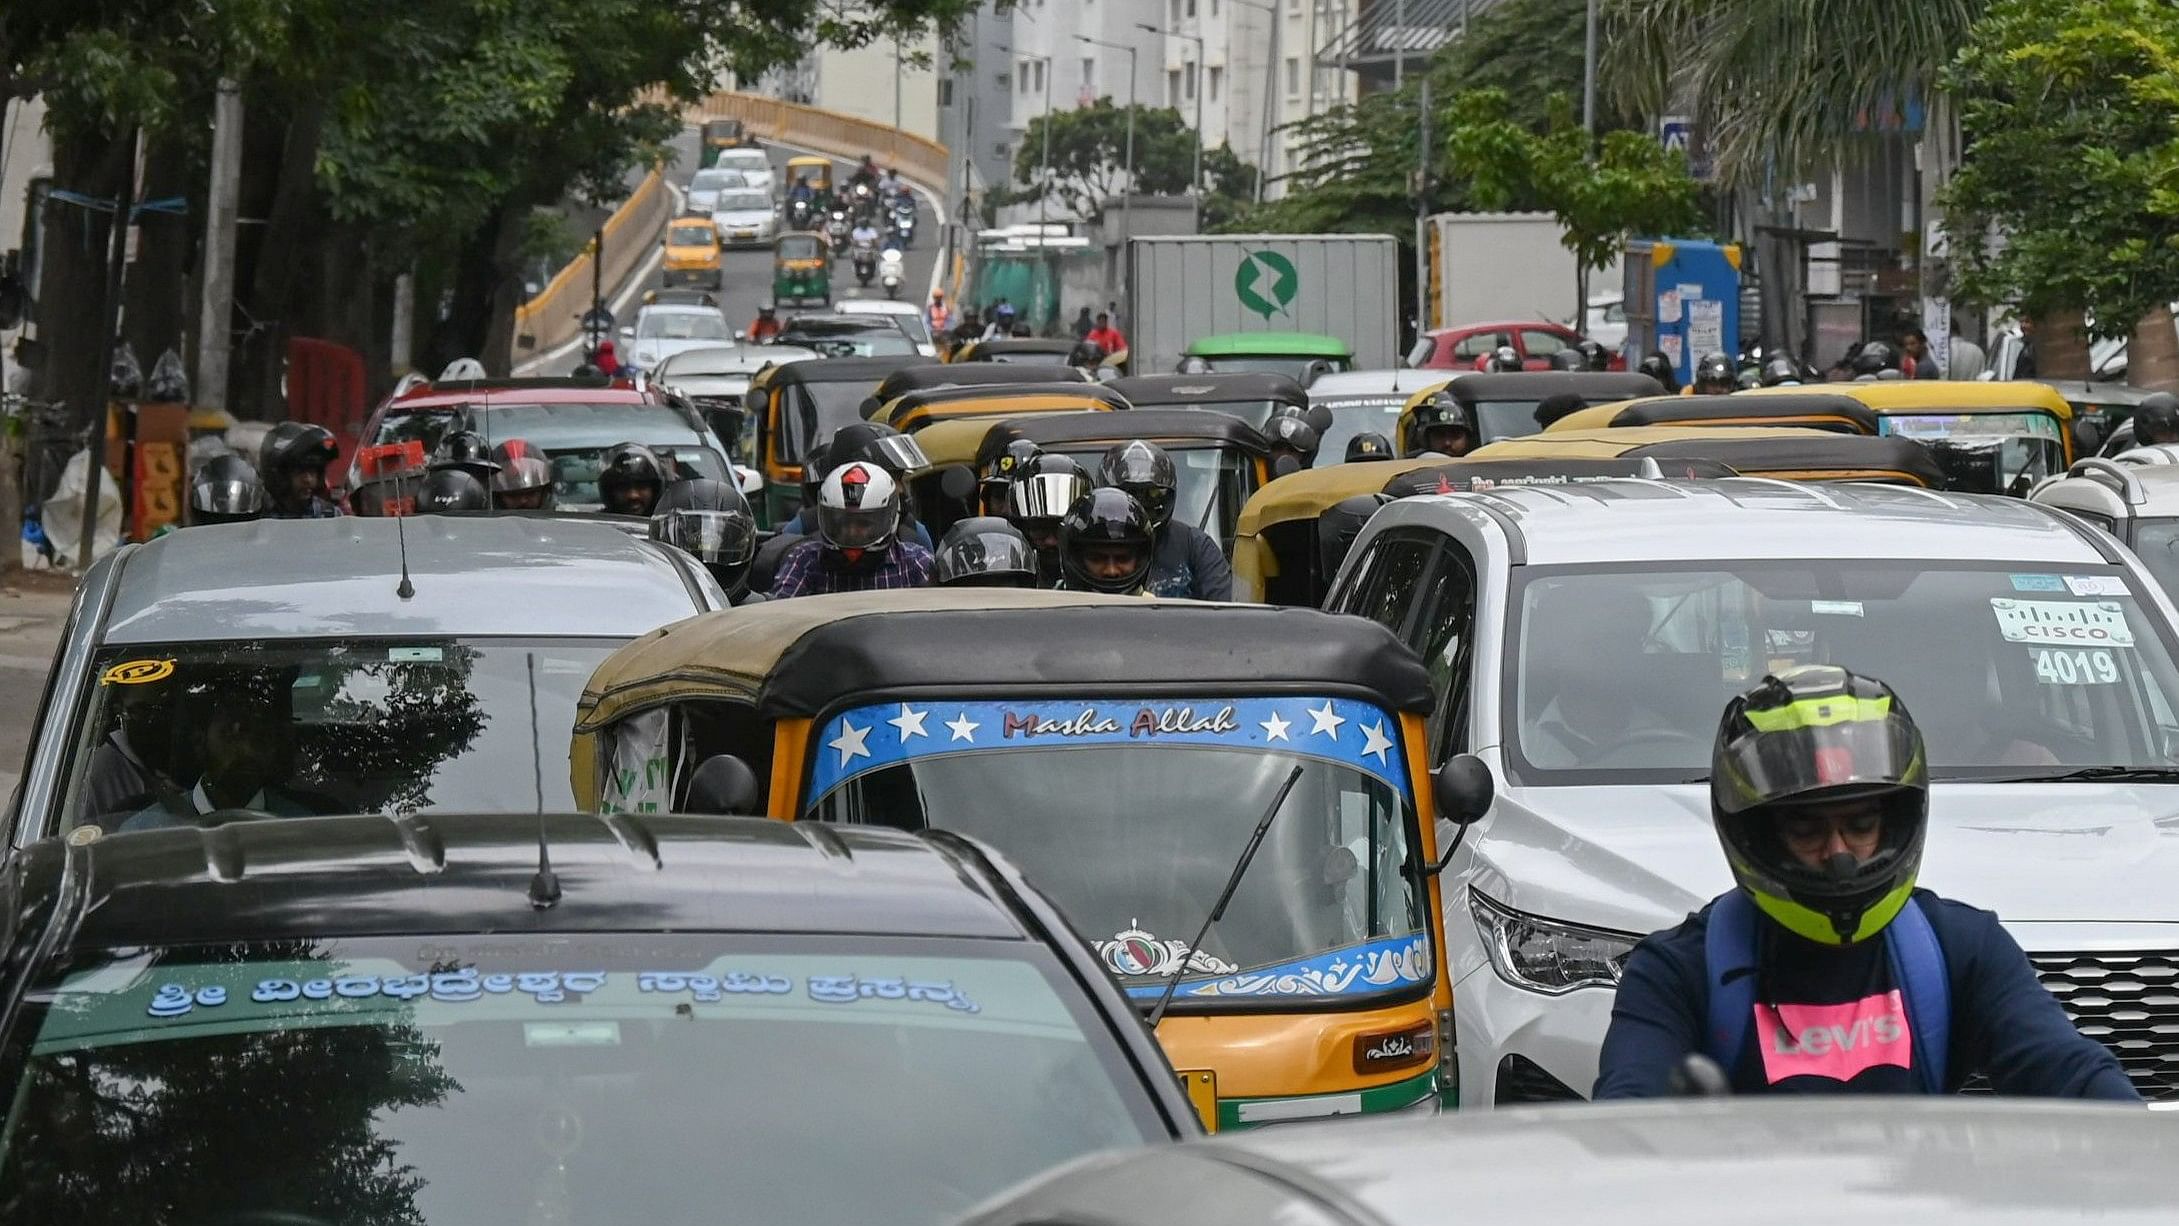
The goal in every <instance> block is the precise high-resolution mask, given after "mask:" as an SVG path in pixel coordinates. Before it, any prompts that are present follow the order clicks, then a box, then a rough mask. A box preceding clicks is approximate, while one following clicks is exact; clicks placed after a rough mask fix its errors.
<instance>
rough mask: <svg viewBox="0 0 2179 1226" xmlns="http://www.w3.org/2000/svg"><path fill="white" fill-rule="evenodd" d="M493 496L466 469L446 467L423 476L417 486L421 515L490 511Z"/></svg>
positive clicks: (419, 513) (417, 503) (417, 504)
mask: <svg viewBox="0 0 2179 1226" xmlns="http://www.w3.org/2000/svg"><path fill="white" fill-rule="evenodd" d="M490 501H491V495H490V494H488V493H486V492H485V488H484V482H482V481H479V480H477V478H476V475H475V474H473V473H471V472H469V471H468V470H466V469H462V468H458V467H455V466H454V465H451V464H447V465H441V466H440V467H437V468H434V469H432V470H431V471H430V472H428V473H425V474H424V479H423V480H422V481H420V482H418V483H417V486H416V513H417V514H418V515H445V514H449V513H451V512H455V511H483V510H488V509H490V506H489V504H490Z"/></svg>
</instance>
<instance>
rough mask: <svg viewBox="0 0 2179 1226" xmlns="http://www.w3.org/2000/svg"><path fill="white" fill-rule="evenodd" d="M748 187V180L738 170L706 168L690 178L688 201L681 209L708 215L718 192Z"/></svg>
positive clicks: (715, 203)
mask: <svg viewBox="0 0 2179 1226" xmlns="http://www.w3.org/2000/svg"><path fill="white" fill-rule="evenodd" d="M748 185H749V181H748V179H747V178H746V177H745V176H744V175H743V174H742V172H740V171H738V170H732V169H728V168H725V167H719V166H712V167H708V168H706V169H703V170H699V171H697V172H696V173H695V175H693V176H692V177H690V179H689V185H688V200H687V202H686V203H685V204H683V205H682V207H683V208H684V209H686V210H687V211H688V212H691V213H709V212H710V211H711V210H712V209H713V208H714V207H716V206H717V203H718V199H719V193H720V192H723V191H727V190H729V189H732V188H742V187H747V186H748Z"/></svg>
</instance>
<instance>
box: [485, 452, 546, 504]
mask: <svg viewBox="0 0 2179 1226" xmlns="http://www.w3.org/2000/svg"><path fill="white" fill-rule="evenodd" d="M492 461H493V463H495V464H497V465H498V466H499V467H498V470H497V471H495V472H494V473H493V474H492V494H493V500H494V501H495V502H498V503H500V504H501V505H507V502H508V499H509V497H510V496H512V497H513V498H515V499H518V500H521V501H528V498H527V496H528V495H531V494H535V495H537V505H536V507H535V508H534V509H536V510H546V509H548V508H550V507H551V506H552V461H551V460H549V459H547V458H545V453H544V452H542V451H539V450H538V449H537V448H536V447H534V446H532V445H531V444H530V441H529V440H528V439H520V438H511V439H507V440H506V441H504V442H502V443H500V444H499V445H498V446H496V447H494V448H492Z"/></svg>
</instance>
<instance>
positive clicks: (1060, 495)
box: [1006, 455, 1090, 584]
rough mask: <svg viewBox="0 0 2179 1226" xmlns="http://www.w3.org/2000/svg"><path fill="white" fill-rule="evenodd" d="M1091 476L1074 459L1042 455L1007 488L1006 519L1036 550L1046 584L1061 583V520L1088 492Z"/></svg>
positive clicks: (1018, 473) (1023, 467)
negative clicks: (1019, 530)
mask: <svg viewBox="0 0 2179 1226" xmlns="http://www.w3.org/2000/svg"><path fill="white" fill-rule="evenodd" d="M1089 491H1090V482H1089V474H1087V473H1085V472H1083V471H1082V466H1081V465H1080V464H1078V463H1076V462H1075V459H1074V457H1072V456H1064V455H1040V456H1038V457H1036V458H1035V459H1033V460H1031V461H1029V462H1028V463H1027V464H1024V465H1022V466H1021V467H1020V468H1018V469H1016V470H1015V472H1014V479H1013V481H1012V482H1010V483H1009V484H1008V485H1007V487H1006V518H1007V520H1008V521H1009V522H1011V523H1012V524H1013V525H1014V526H1015V527H1016V528H1019V529H1021V533H1022V535H1023V536H1026V537H1028V538H1029V543H1030V544H1031V545H1033V546H1035V547H1036V551H1037V563H1038V568H1039V576H1040V578H1041V579H1042V580H1043V582H1045V583H1047V584H1050V583H1057V582H1058V581H1059V520H1060V518H1061V517H1062V516H1064V515H1065V514H1066V513H1067V509H1068V508H1069V507H1072V506H1073V505H1074V504H1075V502H1076V501H1078V500H1079V499H1080V498H1081V497H1082V495H1084V494H1087V493H1089Z"/></svg>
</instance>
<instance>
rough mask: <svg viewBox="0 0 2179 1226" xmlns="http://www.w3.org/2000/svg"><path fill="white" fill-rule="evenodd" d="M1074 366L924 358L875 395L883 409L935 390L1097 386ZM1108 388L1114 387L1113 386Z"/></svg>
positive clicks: (880, 386) (895, 375)
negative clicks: (1030, 385) (1004, 385)
mask: <svg viewBox="0 0 2179 1226" xmlns="http://www.w3.org/2000/svg"><path fill="white" fill-rule="evenodd" d="M1094 382H1096V380H1094V379H1092V378H1090V377H1089V376H1088V375H1086V374H1084V373H1083V372H1082V371H1081V370H1079V369H1077V368H1076V367H1073V366H1015V365H1011V364H1008V363H1001V362H971V363H967V364H965V365H964V364H962V363H958V362H951V363H949V362H933V361H931V360H930V359H929V358H923V359H920V360H918V361H917V362H916V364H915V365H913V366H903V367H901V368H900V369H899V370H896V371H894V372H893V373H892V374H889V375H887V376H885V381H884V382H883V383H880V384H878V387H877V390H876V391H874V392H872V393H871V395H872V396H873V397H874V398H876V400H877V402H878V405H879V407H883V406H885V405H888V404H891V403H892V402H893V401H894V400H897V399H899V398H900V397H902V396H905V395H907V394H908V393H909V392H920V391H925V390H928V389H930V388H934V387H978V386H983V387H988V386H990V385H992V384H995V383H1017V384H1018V383H1094ZM1107 386H1110V385H1109V384H1108V385H1107Z"/></svg>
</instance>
